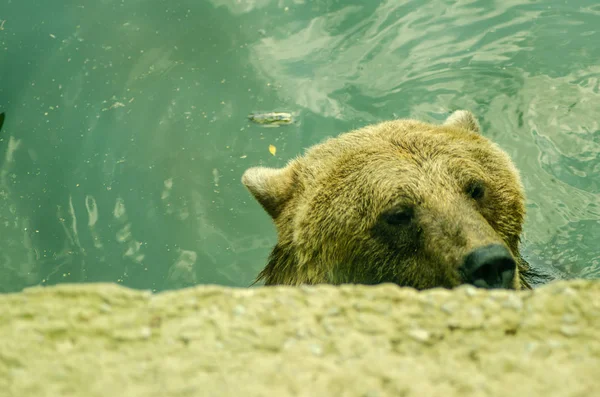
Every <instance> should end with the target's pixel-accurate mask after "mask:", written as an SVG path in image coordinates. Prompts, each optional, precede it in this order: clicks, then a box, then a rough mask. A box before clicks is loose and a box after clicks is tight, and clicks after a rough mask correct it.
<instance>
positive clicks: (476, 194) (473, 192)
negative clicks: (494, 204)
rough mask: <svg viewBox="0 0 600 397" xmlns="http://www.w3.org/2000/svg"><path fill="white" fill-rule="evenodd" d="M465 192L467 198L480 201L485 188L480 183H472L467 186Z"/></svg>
mask: <svg viewBox="0 0 600 397" xmlns="http://www.w3.org/2000/svg"><path fill="white" fill-rule="evenodd" d="M465 191H466V192H467V194H468V195H469V196H471V198H472V199H474V200H480V199H482V198H483V196H484V195H485V186H484V185H483V183H482V182H479V181H473V182H470V183H469V184H468V185H467V188H466V189H465Z"/></svg>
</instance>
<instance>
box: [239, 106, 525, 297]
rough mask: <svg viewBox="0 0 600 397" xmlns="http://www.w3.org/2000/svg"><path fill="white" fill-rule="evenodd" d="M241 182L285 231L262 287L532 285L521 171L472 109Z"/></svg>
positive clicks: (352, 142)
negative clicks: (523, 243) (524, 247)
mask: <svg viewBox="0 0 600 397" xmlns="http://www.w3.org/2000/svg"><path fill="white" fill-rule="evenodd" d="M242 183H243V184H244V185H245V187H246V188H247V189H248V190H249V192H250V193H251V194H252V195H253V196H254V198H255V199H256V200H257V201H258V203H260V205H261V206H262V207H263V208H264V210H265V211H266V212H267V213H268V214H269V215H270V216H271V218H272V220H273V222H274V223H275V226H276V229H277V243H276V245H275V247H274V248H273V250H272V252H271V254H270V256H269V259H268V263H267V265H266V266H265V267H264V269H263V270H262V271H261V272H260V273H259V275H258V276H257V278H256V280H255V282H254V283H255V284H256V283H258V282H261V281H263V282H264V284H265V285H302V284H334V285H339V284H366V285H372V284H380V283H394V284H397V285H399V286H401V287H412V288H415V289H417V290H423V289H429V288H436V287H439V288H449V289H450V288H454V287H457V286H460V285H463V284H470V285H473V286H475V287H479V288H486V289H492V288H503V289H531V288H532V287H531V285H530V282H529V277H534V274H533V273H532V270H531V267H530V266H529V264H528V263H527V262H526V261H525V260H524V259H523V258H522V256H521V254H520V252H519V244H520V236H521V231H522V227H523V222H524V218H525V193H524V188H523V185H522V182H521V178H520V175H519V172H518V170H517V168H516V166H515V165H514V163H513V162H512V160H511V159H510V157H509V156H508V154H507V153H506V152H505V151H503V150H502V149H501V148H500V147H499V146H498V145H497V144H495V143H493V142H492V141H490V140H489V139H488V138H486V137H484V136H483V135H482V133H481V127H480V124H479V122H478V120H477V119H476V118H475V116H474V115H473V114H472V113H471V112H469V111H466V110H457V111H455V112H453V113H452V114H451V115H450V116H449V117H448V118H447V119H446V120H445V121H444V122H443V123H441V124H430V123H425V122H421V121H418V120H412V119H399V120H392V121H384V122H380V123H378V124H373V125H369V126H366V127H363V128H360V129H357V130H354V131H350V132H346V133H343V134H341V135H339V136H337V137H332V138H329V139H326V140H325V141H323V142H321V143H319V144H317V145H314V146H312V147H310V148H308V149H307V150H306V151H305V153H304V155H302V156H299V157H296V158H294V159H292V160H290V161H289V162H288V164H287V165H286V166H285V167H283V168H278V169H275V168H267V167H258V166H257V167H252V168H249V169H247V170H246V171H245V172H244V173H243V176H242Z"/></svg>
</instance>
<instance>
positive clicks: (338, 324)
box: [0, 281, 600, 397]
mask: <svg viewBox="0 0 600 397" xmlns="http://www.w3.org/2000/svg"><path fill="white" fill-rule="evenodd" d="M598 393H600V281H571V282H558V283H555V284H550V285H547V286H545V287H542V288H540V289H538V290H536V291H535V292H509V291H484V290H478V289H474V288H471V287H461V288H459V289H456V290H453V291H447V290H430V291H425V292H416V291H414V290H410V289H401V288H397V287H396V286H392V285H381V286H375V287H365V286H343V287H339V288H336V287H332V286H318V287H310V288H309V287H302V288H289V287H277V288H255V289H232V288H221V287H213V286H201V287H196V288H191V289H185V290H179V291H175V292H165V293H160V294H156V295H152V294H149V293H146V292H140V291H134V290H130V289H126V288H123V287H119V286H116V285H112V284H94V285H62V286H57V287H46V288H32V289H28V290H25V291H24V292H22V293H19V294H11V295H0V395H2V396H19V397H27V396H36V397H41V396H61V397H62V396H82V397H83V396H86V397H95V396H127V397H134V396H140V397H141V396H144V397H152V396H157V397H158V396H161V397H169V396H177V397H184V396H336V397H337V396H357V397H358V396H360V397H376V396H415V397H416V396H419V397H428V396H445V397H449V396H527V397H533V396H543V397H548V396H561V397H568V396H581V397H583V396H585V397H589V396H593V395H598Z"/></svg>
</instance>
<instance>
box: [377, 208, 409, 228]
mask: <svg viewBox="0 0 600 397" xmlns="http://www.w3.org/2000/svg"><path fill="white" fill-rule="evenodd" d="M413 216H414V210H413V208H412V207H399V208H393V209H391V210H389V211H386V212H384V213H383V214H381V218H382V219H383V221H385V222H386V223H387V224H389V225H392V226H401V225H408V224H409V223H410V222H411V221H412V219H413Z"/></svg>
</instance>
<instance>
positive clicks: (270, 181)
mask: <svg viewBox="0 0 600 397" xmlns="http://www.w3.org/2000/svg"><path fill="white" fill-rule="evenodd" d="M294 175H295V171H294V169H293V165H292V164H289V165H287V166H286V167H284V168H267V167H252V168H249V169H247V170H246V172H244V175H242V183H243V184H244V185H245V186H246V188H247V189H248V190H249V191H250V193H252V195H253V196H254V197H255V198H256V200H258V202H259V203H260V205H262V207H263V208H264V209H265V211H267V213H268V214H269V215H271V217H272V218H277V217H278V216H279V214H280V213H281V210H282V209H283V206H284V204H285V203H286V202H287V201H288V200H289V199H290V197H291V195H292V191H293V187H294V180H295V177H294Z"/></svg>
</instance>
